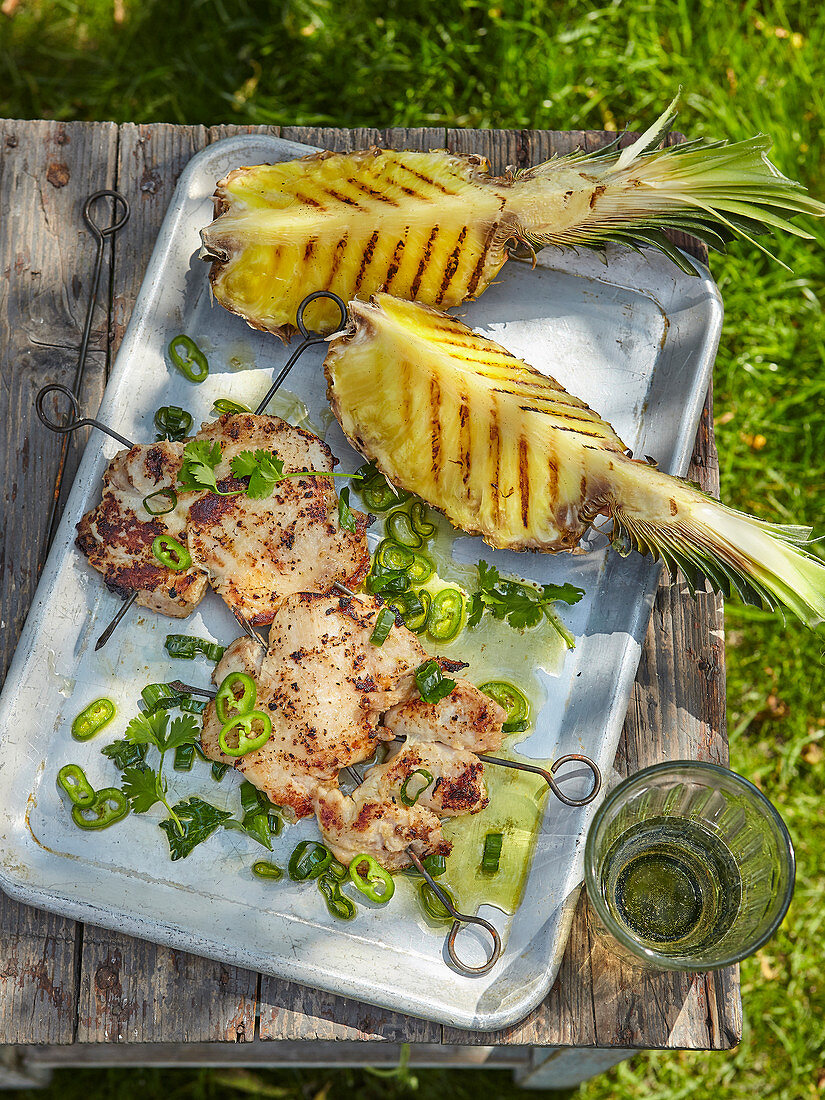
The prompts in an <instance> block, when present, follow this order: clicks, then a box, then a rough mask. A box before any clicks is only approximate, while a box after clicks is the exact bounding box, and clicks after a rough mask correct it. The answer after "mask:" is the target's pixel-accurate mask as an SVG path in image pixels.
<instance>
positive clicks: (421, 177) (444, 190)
mask: <svg viewBox="0 0 825 1100" xmlns="http://www.w3.org/2000/svg"><path fill="white" fill-rule="evenodd" d="M398 164H399V166H400V167H401V168H403V169H404V171H405V172H407V173H408V175H410V176H412V177H413V179H416V180H418V181H419V182H420V183H427V184H429V185H430V187H434V188H435V189H436V190H437V191H440V192H441V194H442V195H455V191H451V190H450V189H449V187H445V186H444V184H443V183H439V182H438V180H434V179H430V177H429V176H426V175H425V174H424V173H423V172H416V170H415V169H414V168H410V166H409V164H406V163H405V162H404V161H403V160H399V161H398ZM399 187H401V189H402V190H407V189H406V188H405V187H403V185H402V184H399ZM409 194H413V195H419V196H420V197H421V198H426V196H425V195H422V194H421V192H420V191H411V192H409Z"/></svg>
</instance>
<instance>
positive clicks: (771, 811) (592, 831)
mask: <svg viewBox="0 0 825 1100" xmlns="http://www.w3.org/2000/svg"><path fill="white" fill-rule="evenodd" d="M684 768H690V769H691V770H692V771H699V772H706V773H708V774H710V775H721V776H724V777H725V778H726V779H733V780H734V781H735V782H736V783H738V784H739V785H741V787H742V788H743V790H744V791H745V792H746V793H748V794H751V795H753V796H755V798H756V801H757V803H759V804H761V806H762V807H763V808H764V809H765V810H767V816H768V817H769V818H770V819H771V820H772V821H773V822H774V824H775V825H776V826H777V828H778V832H779V834H780V837H781V839H782V842H783V848H782V850H783V851H784V853H785V854H786V855H787V859H788V882H787V886H786V888H785V896H784V897H783V898H782V902H781V904H780V906H779V909H778V910H777V913H776V916H775V917H774V919H773V920H772V921H771V922H770V924H769V926H768V927H767V929H766V930H765V932H764V933H763V934H762V935H761V936H759V937H758V939H756V940H754V941H753V943H751V944H749V945H748V946H747V948H744V949H743V950H741V951H735V952H731V953H730V954H729V955H726V956H725V957H724V958H722V959H719V960H718V961H717V962H712V963H707V962H701V961H700V960H699V959H694V958H690V957H685V958H683V959H674V958H672V957H671V956H669V955H663V954H660V953H659V952H658V951H655V950H654V949H653V948H649V947H643V946H642V944H640V943H639V942H638V941H637V940H634V939H633V938H632V937H631V936H629V935H627V933H626V932H625V931H624V929H623V928H622V927H621V926H620V925H618V924H617V923H616V921H615V920H614V919H613V917H612V916H611V914H610V912H609V910H608V908H607V906H606V905H605V904H604V902H603V900H602V897H601V893H600V891H599V890H598V889H591V883H593V885H594V886H595V885H596V883H595V874H594V864H595V859H594V856H593V846H594V844H595V842H596V833H597V832H598V828H599V826H600V825H601V823H602V821H603V820H604V818H605V816H606V814H607V812H608V810H609V809H610V807H611V806H612V805H614V804H615V802H616V801H617V800H618V798H620V797H621V796H623V795H624V794H625V793H626V791H627V789H628V787H631V786H633V785H634V784H635V783H636V782H637V781H639V780H642V781H644V780H645V779H648V778H650V777H651V776H656V775H660V774H662V773H667V772H672V771H677V770H679V769H684ZM584 883H585V887H586V889H587V898H588V901H589V902H590V904H591V905H592V906H593V908H594V909H595V910H596V912H597V914H598V915H599V918H600V919H601V920H602V922H603V923H604V925H605V927H606V928H607V930H608V931H609V932H610V934H611V935H612V936H613V937H614V939H616V940H617V941H618V942H619V943H620V944H621V945H622V946H623V947H624V948H626V949H627V950H628V951H630V952H631V953H632V954H633V955H635V956H636V957H637V958H638V959H641V960H643V961H645V962H647V963H650V964H652V965H654V966H655V967H656V968H658V969H660V970H682V971H699V972H705V971H710V970H721V969H722V968H723V967H726V966H732V965H733V964H734V963H738V962H741V961H742V959H746V958H748V956H749V955H753V954H754V952H756V951H758V950H759V948H760V947H762V946H763V945H764V944H765V943H767V942H768V940H769V939H770V938H771V936H772V935H773V934H774V932H775V931H776V930H777V928H778V927H779V926H780V924H781V923H782V921H783V920H784V919H785V915H786V914H787V912H788V909H789V908H790V904H791V901H792V899H793V893H794V886H795V885H796V855H795V853H794V847H793V841H792V840H791V834H790V833H789V832H788V827H787V825H786V824H785V822H784V821H783V820H782V817H781V816H780V813H779V811H778V810H777V808H776V807H775V806H774V804H773V803H772V802H771V800H770V799H769V798H768V797H767V796H766V795H764V794H763V793H762V791H760V790H759V788H758V787H757V786H756V784H755V783H752V782H751V781H750V780H749V779H746V778H745V777H744V775H740V774H739V772H734V771H731V769H730V768H726V767H724V766H723V765H721V764H712V763H711V762H710V761H708V760H664V761H662V762H660V763H659V764H651V765H649V766H648V767H646V768H642V769H641V770H640V771H638V772H634V774H633V775H629V776H627V778H626V779H623V780H622V781H621V783H619V784H618V785H617V786H616V787H614V788H613V790H612V791H610V792H609V793H608V794H607V797H606V798H605V799H604V801H603V802H602V804H601V806H599V808H598V810H597V811H596V813H595V815H594V817H593V821H592V822H591V824H590V828H589V829H588V831H587V839H586V841H585V846H584Z"/></svg>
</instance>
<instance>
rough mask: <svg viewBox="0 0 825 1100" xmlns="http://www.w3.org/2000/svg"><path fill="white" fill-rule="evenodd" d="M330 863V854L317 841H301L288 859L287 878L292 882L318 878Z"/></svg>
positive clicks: (327, 849)
mask: <svg viewBox="0 0 825 1100" xmlns="http://www.w3.org/2000/svg"><path fill="white" fill-rule="evenodd" d="M331 863H332V852H331V851H330V850H329V848H325V847H324V845H323V844H319V843H318V841H317V840H302V841H301V843H300V844H298V845H297V846H296V848H295V849H294V850H293V852H292V855H291V856H290V857H289V867H288V871H289V877H290V878H291V879H292V880H293V881H294V882H306V881H307V879H311V878H319V877H320V876H321V875H322V874H323V873H324V871H326V869H327V867H329V865H330V864H331Z"/></svg>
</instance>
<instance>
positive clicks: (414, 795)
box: [398, 768, 433, 806]
mask: <svg viewBox="0 0 825 1100" xmlns="http://www.w3.org/2000/svg"><path fill="white" fill-rule="evenodd" d="M417 775H420V776H421V777H422V779H423V780H424V782H423V783H422V782H421V780H420V779H419V780H417V781H416V783H415V789H414V790H412V791H410V790H408V787H409V784H410V783H411V782H412V780H413V779H415V777H416V776H417ZM432 781H433V777H432V775H431V774H430V773H429V772H428V771H427V770H426V769H425V768H416V769H415V771H414V772H411V773H410V775H408V776H407V778H406V779H405V780H404V782H403V783H402V784H401V790H400V791H399V792H398V797H399V798H400V799H401V801H402V802H403V803H404V805H405V806H414V805H415V804H416V802H417V801H418V800H419V798H420V797H421V795H422V794H423V793H424V791H426V789H427V787H429V785H430V784H431V783H432Z"/></svg>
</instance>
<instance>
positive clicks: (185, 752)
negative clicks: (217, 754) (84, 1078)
mask: <svg viewBox="0 0 825 1100" xmlns="http://www.w3.org/2000/svg"><path fill="white" fill-rule="evenodd" d="M194 762H195V746H194V745H178V747H177V748H176V749H175V759H174V762H173V764H172V767H173V768H174V769H175V771H176V772H188V771H191V770H192V765H193V764H194Z"/></svg>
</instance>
